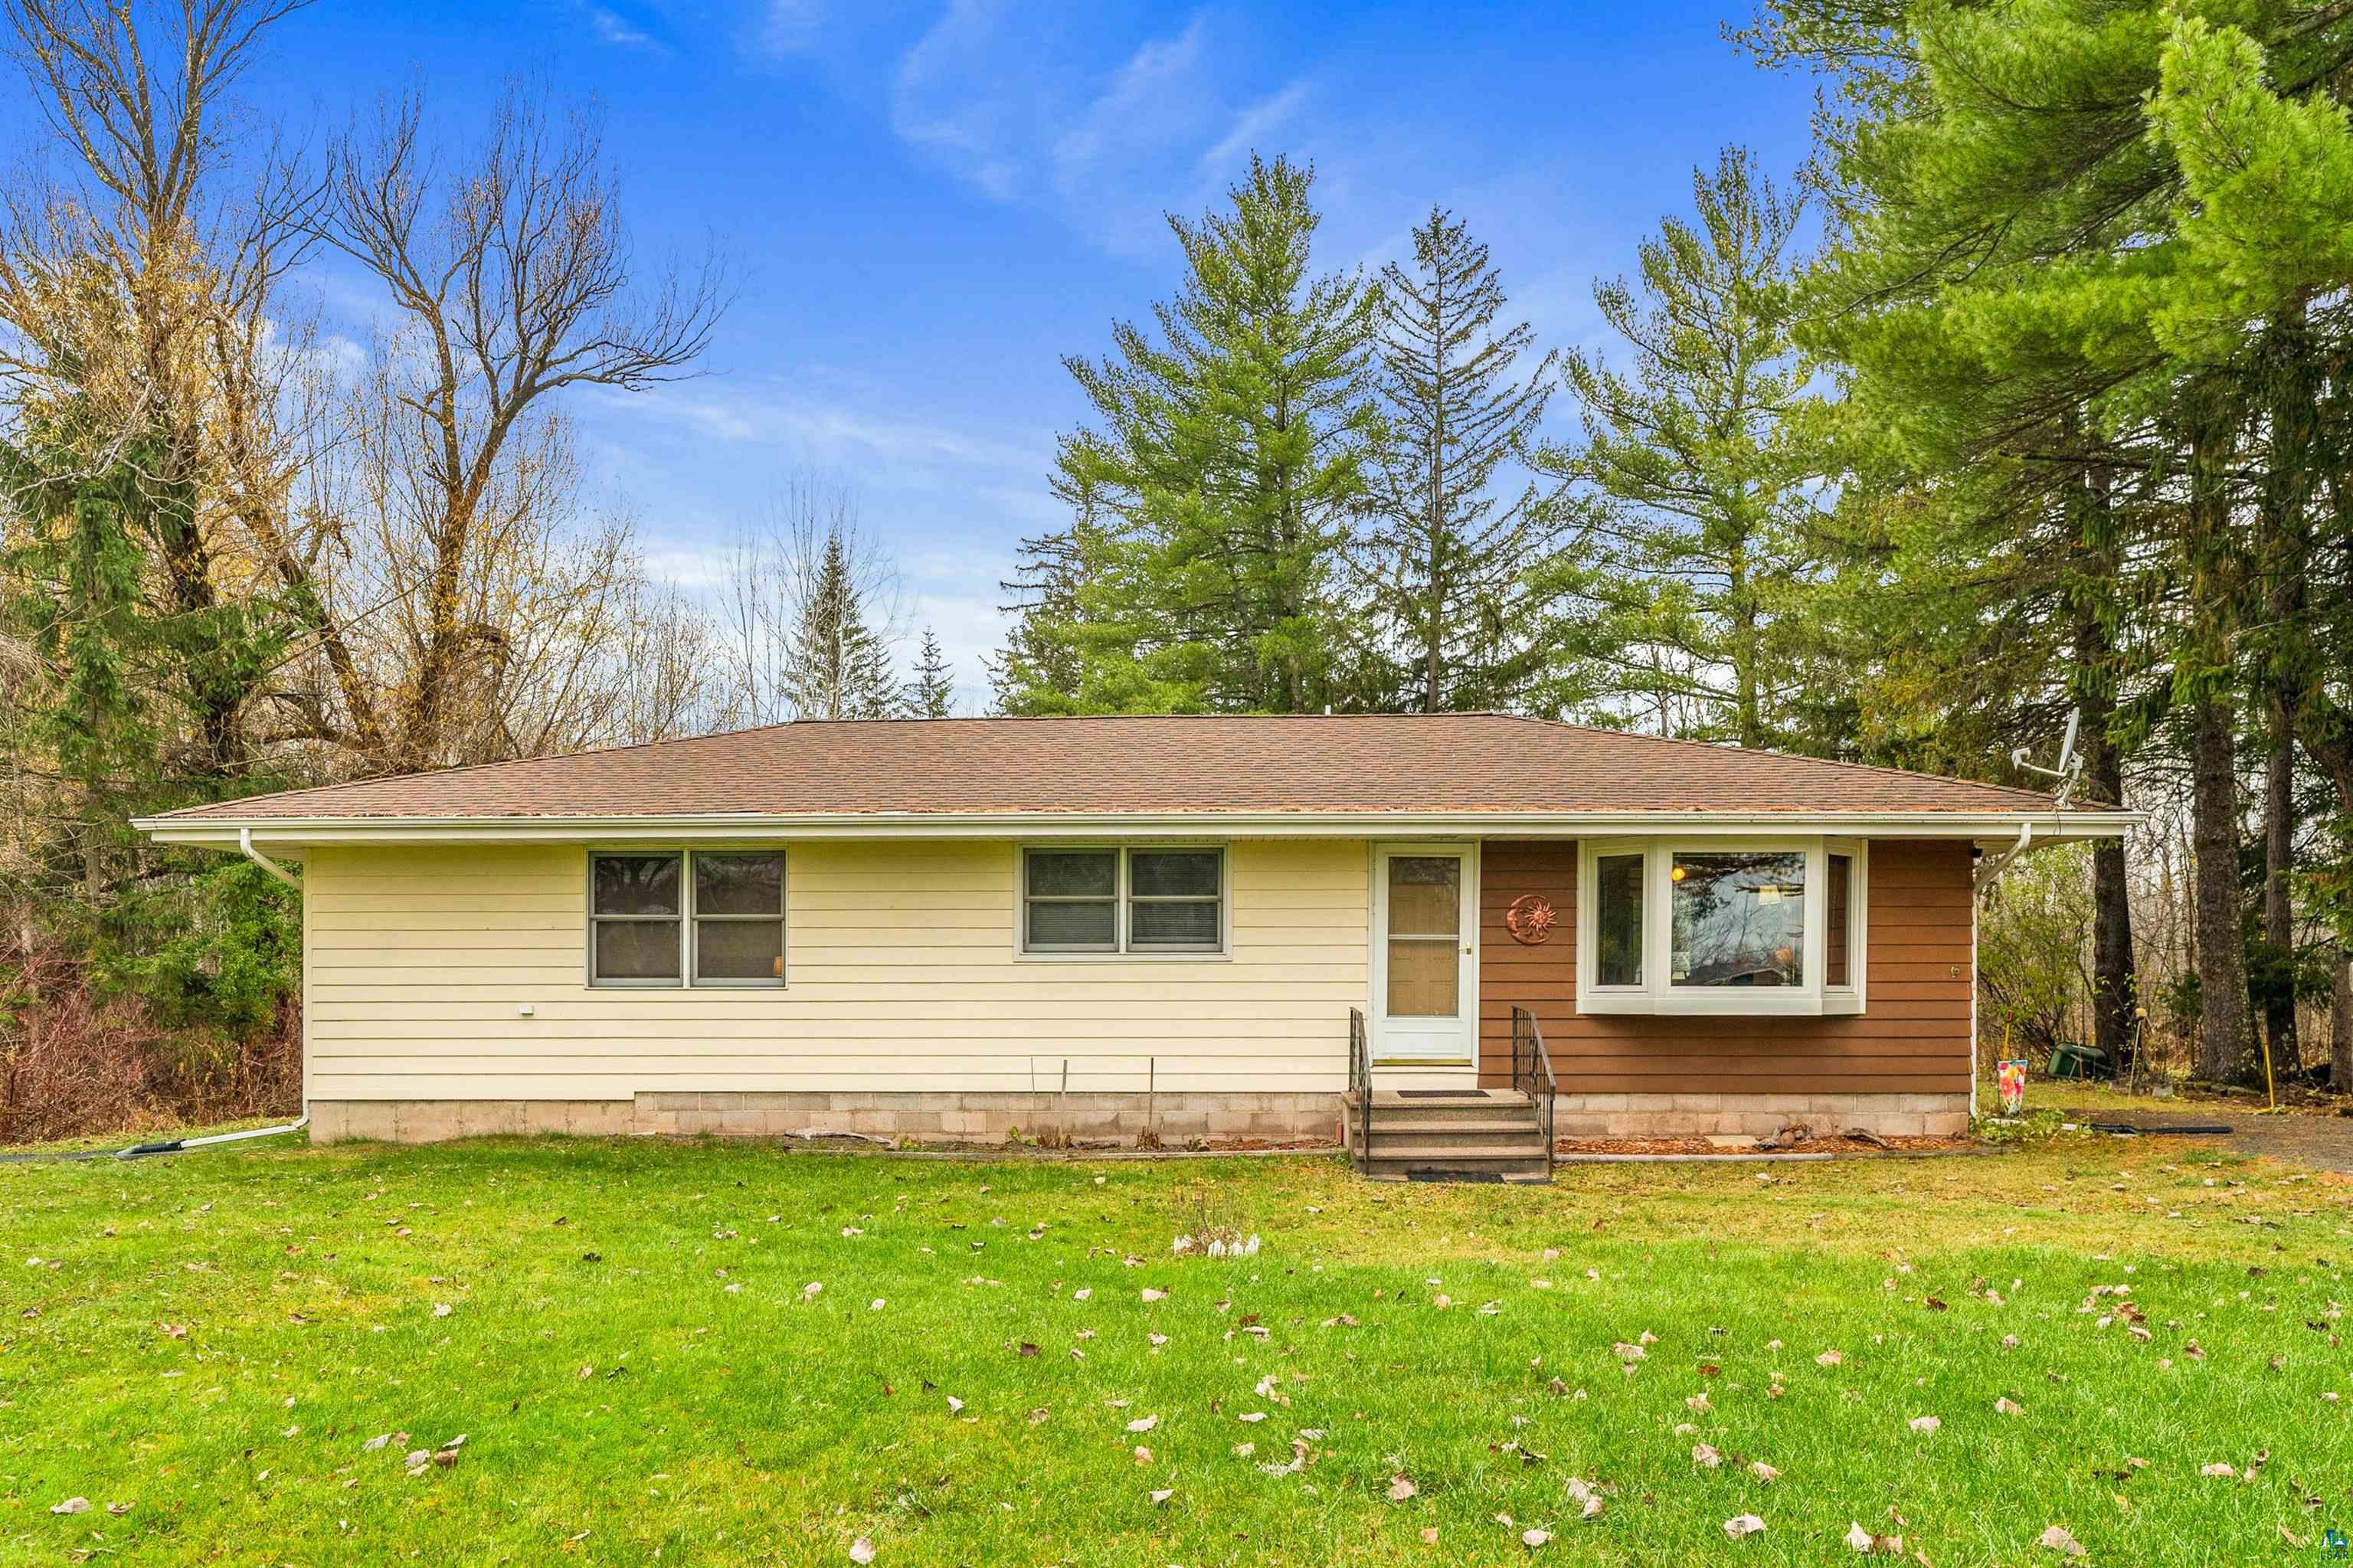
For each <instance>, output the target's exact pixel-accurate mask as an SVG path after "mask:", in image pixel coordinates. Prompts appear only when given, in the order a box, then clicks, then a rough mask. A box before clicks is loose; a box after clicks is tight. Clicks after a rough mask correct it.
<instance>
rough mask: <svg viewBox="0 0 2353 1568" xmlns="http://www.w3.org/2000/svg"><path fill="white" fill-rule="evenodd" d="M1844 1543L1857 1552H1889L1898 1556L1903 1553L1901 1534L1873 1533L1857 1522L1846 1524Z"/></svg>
mask: <svg viewBox="0 0 2353 1568" xmlns="http://www.w3.org/2000/svg"><path fill="white" fill-rule="evenodd" d="M1846 1543H1847V1544H1848V1545H1849V1546H1852V1547H1853V1548H1854V1549H1855V1550H1856V1551H1857V1552H1864V1553H1866V1554H1867V1553H1870V1552H1891V1553H1893V1554H1894V1555H1895V1556H1898V1557H1901V1556H1903V1555H1904V1538H1903V1537H1902V1536H1900V1535H1873V1534H1872V1533H1871V1531H1867V1530H1865V1529H1863V1528H1862V1526H1861V1525H1859V1524H1850V1525H1848V1526H1847V1531H1846Z"/></svg>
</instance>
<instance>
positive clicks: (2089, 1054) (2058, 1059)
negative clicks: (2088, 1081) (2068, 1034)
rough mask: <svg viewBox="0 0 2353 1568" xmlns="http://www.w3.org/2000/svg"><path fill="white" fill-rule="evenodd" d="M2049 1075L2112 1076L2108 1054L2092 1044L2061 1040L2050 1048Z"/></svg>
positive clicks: (2112, 1070) (2078, 1077)
mask: <svg viewBox="0 0 2353 1568" xmlns="http://www.w3.org/2000/svg"><path fill="white" fill-rule="evenodd" d="M2051 1075H2052V1077H2054V1078H2075V1079H2084V1078H2105V1077H2112V1076H2114V1069H2112V1068H2111V1067H2110V1066H2109V1065H2108V1054H2107V1053H2106V1052H2105V1051H2103V1050H2101V1049H2099V1048H2098V1047H2097V1046H2094V1045H2079V1044H2075V1043H2074V1042H2073V1041H2063V1042H2061V1043H2060V1044H2057V1045H2054V1046H2052V1048H2051Z"/></svg>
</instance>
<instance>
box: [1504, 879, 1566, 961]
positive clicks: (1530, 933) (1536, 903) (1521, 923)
mask: <svg viewBox="0 0 2353 1568" xmlns="http://www.w3.org/2000/svg"><path fill="white" fill-rule="evenodd" d="M1559 924H1560V911H1558V910H1557V909H1555V908H1554V907H1553V906H1552V900H1551V899H1549V898H1546V896H1545V895H1543V894H1541V893H1524V894H1522V895H1520V896H1519V897H1517V898H1514V899H1513V900H1512V906H1511V907H1510V908H1509V909H1507V910H1505V911H1504V929H1505V930H1507V931H1509V932H1510V933H1511V934H1512V940H1514V942H1517V943H1519V944H1520V945H1521V946H1523V947H1527V948H1535V947H1541V946H1543V945H1544V944H1545V943H1546V942H1549V941H1551V940H1552V929H1553V927H1555V926H1557V925H1559Z"/></svg>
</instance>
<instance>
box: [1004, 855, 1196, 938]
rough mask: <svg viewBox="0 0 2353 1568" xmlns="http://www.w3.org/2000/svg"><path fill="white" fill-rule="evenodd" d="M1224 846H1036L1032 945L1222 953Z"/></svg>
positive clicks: (1031, 862) (1025, 912) (1025, 874)
mask: <svg viewBox="0 0 2353 1568" xmlns="http://www.w3.org/2000/svg"><path fill="white" fill-rule="evenodd" d="M1225 884H1226V855H1225V852H1224V851H1223V850H1220V849H1198V848H1175V847H1170V848H1136V849H1033V850H1027V851H1024V852H1023V853H1022V857H1021V950H1022V951H1023V952H1025V953H1051V954H1066V953H1067V954H1080V953H1114V954H1116V953H1129V954H1141V955H1150V954H1155V953H1166V954H1202V953H1221V952H1223V951H1224V950H1225V946H1226V929H1225V927H1226V921H1225V910H1226V890H1225Z"/></svg>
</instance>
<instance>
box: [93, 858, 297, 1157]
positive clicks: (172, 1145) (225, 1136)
mask: <svg viewBox="0 0 2353 1568" xmlns="http://www.w3.org/2000/svg"><path fill="white" fill-rule="evenodd" d="M237 848H238V849H240V850H243V851H244V852H245V858H246V859H248V860H249V861H251V862H252V863H254V864H256V865H258V866H259V867H260V868H261V869H262V870H264V871H266V872H268V873H269V874H270V875H272V876H274V877H276V878H277V879H278V880H279V881H280V882H282V883H284V884H285V885H287V886H289V887H290V888H292V889H293V890H294V891H295V892H297V893H300V892H301V891H302V879H301V877H299V876H296V875H295V874H293V873H292V872H290V871H288V870H287V869H286V868H285V867H284V866H282V865H280V864H279V863H277V862H276V861H274V860H272V859H270V858H269V856H268V855H266V854H264V853H261V851H259V850H258V849H256V848H255V847H254V844H253V830H252V829H251V828H242V827H241V828H239V829H237ZM305 907H306V908H307V907H308V906H307V905H306V906H305ZM310 938H311V932H310V922H309V921H307V920H306V921H304V922H303V931H302V959H303V963H302V972H303V974H304V975H305V976H306V977H307V976H308V975H309V973H310V969H311V965H310V957H311V941H310ZM310 1004H311V999H310V998H309V997H308V996H305V997H304V998H303V999H302V1016H303V1019H304V1021H305V1023H304V1027H305V1028H306V1029H307V1028H308V1020H309V1018H310ZM310 1125H311V1053H310V1050H309V1048H308V1046H307V1044H306V1046H305V1048H304V1050H303V1052H302V1114H301V1116H299V1117H296V1118H294V1119H293V1120H292V1121H290V1122H284V1123H281V1124H280V1125H279V1126H277V1127H257V1128H252V1129H251V1130H250V1131H247V1132H216V1133H214V1134H213V1135H212V1136H211V1137H209V1138H175V1139H171V1140H170V1141H169V1142H165V1143H142V1144H140V1145H138V1146H136V1147H135V1148H132V1149H126V1150H122V1151H121V1153H122V1155H123V1156H125V1157H128V1156H132V1155H139V1154H172V1153H177V1152H178V1151H179V1150H184V1149H201V1148H203V1147H205V1146H206V1145H207V1144H214V1143H240V1142H243V1141H244V1140H245V1139H248V1138H275V1137H277V1136H278V1135H279V1134H280V1133H282V1132H300V1131H301V1130H302V1129H303V1128H306V1127H308V1126H310Z"/></svg>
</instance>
